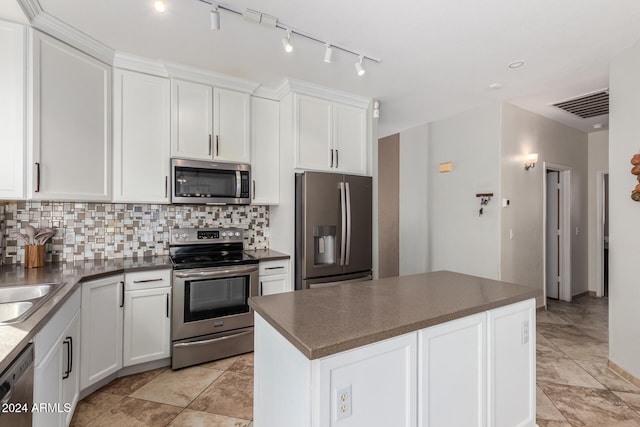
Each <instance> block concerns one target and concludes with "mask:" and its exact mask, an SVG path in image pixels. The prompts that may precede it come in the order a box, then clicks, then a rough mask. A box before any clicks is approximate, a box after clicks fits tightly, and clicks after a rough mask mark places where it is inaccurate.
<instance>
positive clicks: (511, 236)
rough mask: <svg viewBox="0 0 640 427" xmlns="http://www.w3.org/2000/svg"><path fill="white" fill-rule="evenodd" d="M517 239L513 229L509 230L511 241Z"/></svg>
mask: <svg viewBox="0 0 640 427" xmlns="http://www.w3.org/2000/svg"><path fill="white" fill-rule="evenodd" d="M515 237H516V233H514V232H513V228H510V229H509V240H513V239H514V238H515Z"/></svg>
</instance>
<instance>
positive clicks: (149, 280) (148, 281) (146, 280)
mask: <svg viewBox="0 0 640 427" xmlns="http://www.w3.org/2000/svg"><path fill="white" fill-rule="evenodd" d="M151 282H162V279H145V280H134V281H133V283H151Z"/></svg>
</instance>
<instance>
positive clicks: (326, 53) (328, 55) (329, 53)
mask: <svg viewBox="0 0 640 427" xmlns="http://www.w3.org/2000/svg"><path fill="white" fill-rule="evenodd" d="M325 46H326V47H327V48H326V49H325V51H324V62H326V63H327V64H331V58H332V56H333V48H332V47H331V45H330V44H329V43H327V44H326V45H325Z"/></svg>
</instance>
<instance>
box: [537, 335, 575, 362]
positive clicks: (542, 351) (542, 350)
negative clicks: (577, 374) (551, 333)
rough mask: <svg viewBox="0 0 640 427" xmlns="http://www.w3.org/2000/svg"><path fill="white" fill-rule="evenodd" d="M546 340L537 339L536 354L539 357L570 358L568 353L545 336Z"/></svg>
mask: <svg viewBox="0 0 640 427" xmlns="http://www.w3.org/2000/svg"><path fill="white" fill-rule="evenodd" d="M545 341H546V342H540V341H536V355H537V357H553V358H559V357H560V358H565V359H566V358H568V357H569V356H567V355H566V354H564V353H563V352H562V350H560V349H559V348H558V347H556V346H555V345H554V344H553V343H552V342H551V341H549V340H547V339H546V338H545Z"/></svg>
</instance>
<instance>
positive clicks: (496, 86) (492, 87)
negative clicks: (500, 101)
mask: <svg viewBox="0 0 640 427" xmlns="http://www.w3.org/2000/svg"><path fill="white" fill-rule="evenodd" d="M489 89H496V90H497V89H502V85H501V84H500V83H491V84H490V85H489Z"/></svg>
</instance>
